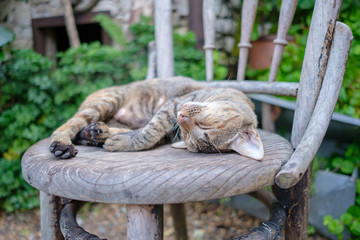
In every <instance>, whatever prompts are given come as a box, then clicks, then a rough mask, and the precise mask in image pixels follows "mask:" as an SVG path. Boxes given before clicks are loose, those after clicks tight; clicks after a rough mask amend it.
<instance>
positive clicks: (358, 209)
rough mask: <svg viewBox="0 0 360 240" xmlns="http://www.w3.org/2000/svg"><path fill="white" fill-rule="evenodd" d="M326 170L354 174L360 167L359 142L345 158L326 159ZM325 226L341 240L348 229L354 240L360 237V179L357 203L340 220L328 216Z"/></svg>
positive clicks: (357, 189) (325, 218)
mask: <svg viewBox="0 0 360 240" xmlns="http://www.w3.org/2000/svg"><path fill="white" fill-rule="evenodd" d="M323 162H324V163H325V168H327V169H329V170H331V171H333V172H339V173H343V174H348V175H351V174H352V172H353V171H354V170H355V169H356V168H358V167H359V166H360V149H359V142H354V143H352V144H351V145H349V146H348V148H347V149H346V151H345V154H344V156H339V155H336V156H334V157H332V158H330V159H326V160H325V161H324V160H323ZM323 221H324V225H325V226H327V227H328V230H329V232H331V233H333V234H335V235H336V236H337V237H338V238H339V239H343V231H344V229H347V231H349V232H350V233H351V236H352V237H354V239H357V238H359V237H360V179H357V180H356V201H355V204H354V205H352V206H350V207H349V209H348V210H347V211H346V213H344V214H342V215H341V216H340V218H339V219H334V218H333V217H332V216H330V215H327V216H325V217H324V219H323Z"/></svg>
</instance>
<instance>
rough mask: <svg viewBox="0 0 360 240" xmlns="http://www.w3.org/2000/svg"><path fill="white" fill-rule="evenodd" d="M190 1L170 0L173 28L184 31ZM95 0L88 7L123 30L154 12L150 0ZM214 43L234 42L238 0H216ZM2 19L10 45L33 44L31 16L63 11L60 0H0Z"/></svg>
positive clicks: (228, 46) (224, 45) (80, 7)
mask: <svg viewBox="0 0 360 240" xmlns="http://www.w3.org/2000/svg"><path fill="white" fill-rule="evenodd" d="M189 1H190V0H173V25H174V28H175V29H176V31H178V32H180V33H181V32H185V31H187V30H188V26H189V14H190V11H189ZM72 2H73V3H76V2H80V4H77V5H76V4H75V5H74V10H75V12H79V11H83V10H84V6H83V5H81V0H72ZM83 2H87V3H89V2H90V3H92V2H93V3H95V5H94V6H93V7H92V8H91V11H93V12H96V11H109V12H110V15H111V17H112V18H113V19H114V21H115V22H116V23H117V24H118V25H119V26H120V27H121V28H122V29H123V30H124V31H125V32H126V31H127V29H128V27H129V25H130V24H132V23H134V22H136V21H138V20H139V19H140V16H141V15H145V16H153V11H154V9H153V0H88V1H83ZM216 4H217V5H216V11H217V12H216V14H217V22H216V31H217V45H218V46H219V47H220V46H221V48H222V49H223V50H225V51H226V52H229V53H230V52H231V51H232V50H233V48H234V46H235V40H234V32H235V29H236V23H235V22H234V20H233V19H234V17H233V15H234V12H236V11H237V10H238V6H239V5H240V0H217V1H216ZM0 9H1V12H0V19H1V22H2V23H3V24H4V25H5V26H6V27H7V28H9V29H11V30H12V31H13V32H14V33H15V34H16V39H15V41H14V42H13V44H12V47H13V48H29V47H32V46H33V37H32V29H31V19H37V18H45V17H54V16H60V15H63V7H62V3H61V0H30V1H28V3H25V2H22V1H19V0H6V1H1V0H0Z"/></svg>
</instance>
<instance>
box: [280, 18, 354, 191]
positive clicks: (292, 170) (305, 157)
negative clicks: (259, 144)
mask: <svg viewBox="0 0 360 240" xmlns="http://www.w3.org/2000/svg"><path fill="white" fill-rule="evenodd" d="M351 40H352V32H351V30H350V28H349V27H348V26H346V25H345V24H343V23H341V22H337V23H336V30H335V36H334V43H333V46H332V49H331V54H330V58H329V63H328V68H327V70H326V73H325V77H324V82H323V84H322V88H321V92H320V95H319V98H318V101H317V103H316V106H315V110H314V114H313V115H312V118H311V120H310V123H309V125H308V127H307V129H306V131H305V134H304V136H303V137H302V139H301V141H300V143H299V145H298V147H297V148H296V150H295V152H294V154H293V156H292V157H291V159H290V160H289V161H288V162H287V163H286V165H284V167H283V168H282V169H281V171H280V172H279V173H278V174H277V176H276V183H277V184H278V186H279V187H282V188H289V187H291V186H293V185H294V184H296V183H297V181H298V180H299V179H300V178H301V177H302V176H303V174H304V173H305V171H306V169H307V168H308V167H309V165H310V163H311V162H312V160H313V158H314V157H315V154H316V153H317V150H318V149H319V147H320V144H321V142H322V140H323V138H324V136H325V133H326V131H327V128H328V126H329V123H330V120H331V116H332V113H333V111H334V108H335V104H336V101H337V99H338V96H339V91H340V88H341V84H342V80H343V76H344V73H345V68H346V63H347V59H348V54H349V50H350V45H351Z"/></svg>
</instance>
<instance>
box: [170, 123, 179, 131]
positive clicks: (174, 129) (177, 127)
mask: <svg viewBox="0 0 360 240" xmlns="http://www.w3.org/2000/svg"><path fill="white" fill-rule="evenodd" d="M178 129H179V124H178V123H175V125H174V127H173V128H172V129H171V131H172V132H174V131H176V130H178Z"/></svg>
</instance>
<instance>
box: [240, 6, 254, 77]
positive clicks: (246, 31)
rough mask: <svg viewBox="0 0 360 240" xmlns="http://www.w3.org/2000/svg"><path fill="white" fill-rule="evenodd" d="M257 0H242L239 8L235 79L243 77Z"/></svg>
mask: <svg viewBox="0 0 360 240" xmlns="http://www.w3.org/2000/svg"><path fill="white" fill-rule="evenodd" d="M257 5H258V0H244V1H243V6H242V10H241V34H240V43H239V44H238V47H239V63H238V72H237V77H236V79H237V81H239V82H240V81H243V80H244V79H245V70H246V63H247V59H248V55H249V49H250V48H251V44H250V37H251V32H252V29H253V26H254V22H255V17H256V9H257Z"/></svg>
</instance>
